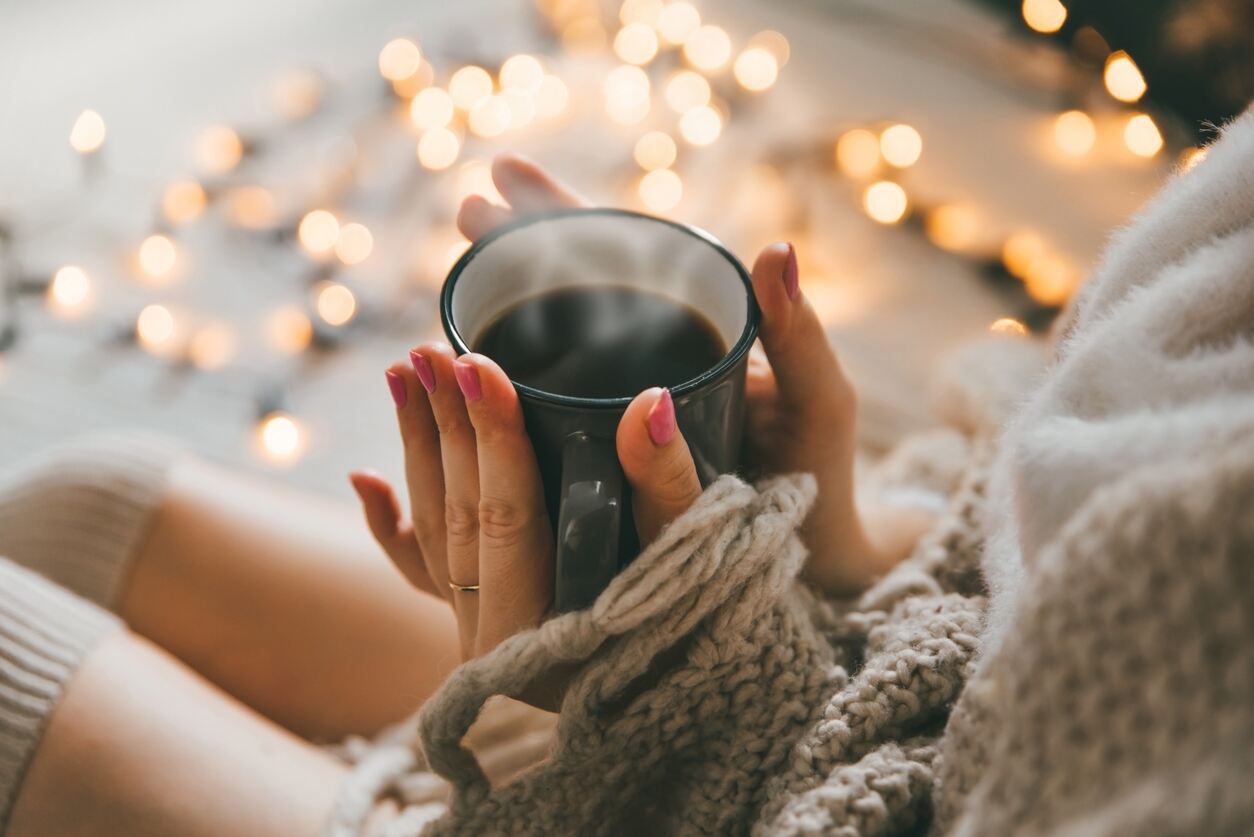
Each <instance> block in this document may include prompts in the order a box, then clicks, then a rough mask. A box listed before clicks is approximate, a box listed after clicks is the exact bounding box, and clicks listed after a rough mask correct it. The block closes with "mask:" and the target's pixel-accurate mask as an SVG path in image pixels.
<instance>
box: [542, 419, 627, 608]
mask: <svg viewBox="0 0 1254 837" xmlns="http://www.w3.org/2000/svg"><path fill="white" fill-rule="evenodd" d="M558 496H559V497H560V498H561V506H560V509H559V512H558V518H557V565H556V573H555V575H556V590H555V592H554V598H555V602H554V608H555V609H556V610H557V612H558V613H565V612H568V611H572V610H580V609H582V608H585V607H588V606H589V605H591V604H592V603H593V602H594V601H596V597H597V595H598V594H600V592H601V591H602V590H604V589H605V588H606V586H608V585H609V583H610V580H611V579H613V578H614V575H615V574H616V573H617V572H618V533H619V526H620V525H621V521H622V510H623V470H622V467H621V466H620V465H619V464H618V452H617V451H616V450H615V448H614V440H613V439H599V438H594V437H592V436H589V435H588V434H587V433H584V432H582V431H576V432H574V433H571V434H569V435H568V436H567V437H566V441H565V445H564V446H563V448H562V490H561V494H559V495H558Z"/></svg>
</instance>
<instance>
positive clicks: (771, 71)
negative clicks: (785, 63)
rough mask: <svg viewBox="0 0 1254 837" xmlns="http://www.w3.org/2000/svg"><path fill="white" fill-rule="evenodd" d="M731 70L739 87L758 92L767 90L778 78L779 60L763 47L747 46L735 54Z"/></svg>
mask: <svg viewBox="0 0 1254 837" xmlns="http://www.w3.org/2000/svg"><path fill="white" fill-rule="evenodd" d="M732 72H733V73H734V74H735V76H736V81H738V82H740V86H741V87H743V88H744V89H745V90H748V91H751V92H753V93H760V92H762V91H763V90H769V89H770V88H771V86H772V85H773V84H775V80H776V79H777V78H779V62H778V61H776V59H775V56H774V55H772V54H771V53H770V52H769V51H767V49H766V48H765V47H749V48H748V49H746V50H745V51H744V52H742V53H740V55H738V56H736V63H735V64H734V65H732Z"/></svg>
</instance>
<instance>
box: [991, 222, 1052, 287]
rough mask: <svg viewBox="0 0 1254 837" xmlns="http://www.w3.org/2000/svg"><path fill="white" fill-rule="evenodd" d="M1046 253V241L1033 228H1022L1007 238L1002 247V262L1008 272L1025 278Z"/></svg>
mask: <svg viewBox="0 0 1254 837" xmlns="http://www.w3.org/2000/svg"><path fill="white" fill-rule="evenodd" d="M1044 255H1045V242H1044V241H1043V240H1042V239H1041V237H1040V236H1039V235H1037V234H1036V233H1034V232H1032V231H1031V230H1020V231H1019V232H1016V233H1015V234H1013V235H1012V236H1010V237H1009V238H1007V239H1006V242H1005V244H1003V245H1002V248H1001V262H1002V264H1003V265H1004V266H1005V268H1006V272H1007V273H1009V274H1010V275H1011V276H1017V277H1019V278H1020V279H1023V278H1025V277H1026V276H1027V275H1028V273H1030V272H1031V270H1032V266H1033V265H1035V264H1036V263H1037V262H1038V261H1040V259H1041V258H1042V257H1043V256H1044Z"/></svg>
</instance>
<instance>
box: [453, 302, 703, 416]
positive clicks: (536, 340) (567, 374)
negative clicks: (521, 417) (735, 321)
mask: <svg viewBox="0 0 1254 837" xmlns="http://www.w3.org/2000/svg"><path fill="white" fill-rule="evenodd" d="M471 348H472V349H474V351H476V352H479V353H480V354H484V355H487V356H488V357H490V358H492V359H493V360H495V361H496V362H497V363H499V364H500V365H501V368H502V369H504V370H505V372H506V373H507V374H508V375H509V377H510V379H511V380H513V381H515V382H517V383H521V384H526V385H527V386H531V387H535V388H536V389H540V390H544V391H545V392H553V393H557V394H560V395H573V396H578V397H582V398H617V397H621V396H629V395H636V394H637V393H639V392H640V391H641V390H644V389H648V388H649V387H657V386H675V385H677V384H681V383H683V382H684V381H687V380H689V379H691V378H695V377H696V376H697V375H700V374H701V373H702V372H705V371H706V370H707V369H709V368H710V367H712V366H714V365H715V364H716V363H718V362H719V360H720V359H722V357H723V355H725V354H726V353H727V346H726V345H725V343H724V342H723V339H722V337H721V336H720V335H719V333H718V331H717V329H715V327H714V325H713V324H712V323H711V322H710V321H709V320H707V319H706V318H705V316H704V315H702V314H701V313H700V312H698V311H696V310H695V309H693V308H689V307H688V306H686V305H683V304H682V303H679V302H676V301H675V300H672V299H670V298H668V297H665V296H662V295H661V294H655V293H650V292H647V291H642V290H639V289H636V288H626V287H622V286H616V285H602V286H596V285H591V286H583V287H572V288H561V289H559V290H554V291H549V292H546V293H542V294H539V295H537V296H534V297H531V298H529V299H524V300H522V301H521V302H519V303H517V304H516V305H514V306H513V307H511V308H509V309H508V310H506V311H505V312H503V313H502V314H501V315H500V316H499V317H498V318H497V319H496V320H495V321H493V322H492V323H491V324H489V325H488V327H487V328H485V329H484V330H483V331H482V332H481V333H480V334H479V336H478V338H477V339H476V341H475V343H474V345H473V346H472V347H471Z"/></svg>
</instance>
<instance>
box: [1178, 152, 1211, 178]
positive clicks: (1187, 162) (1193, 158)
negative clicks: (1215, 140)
mask: <svg viewBox="0 0 1254 837" xmlns="http://www.w3.org/2000/svg"><path fill="white" fill-rule="evenodd" d="M1205 159H1206V149H1205V148H1186V149H1184V151H1182V152H1180V171H1181V173H1183V172H1186V171H1192V170H1193V167H1194V166H1196V165H1197V164H1198V163H1200V162H1202V161H1203V160H1205Z"/></svg>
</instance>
